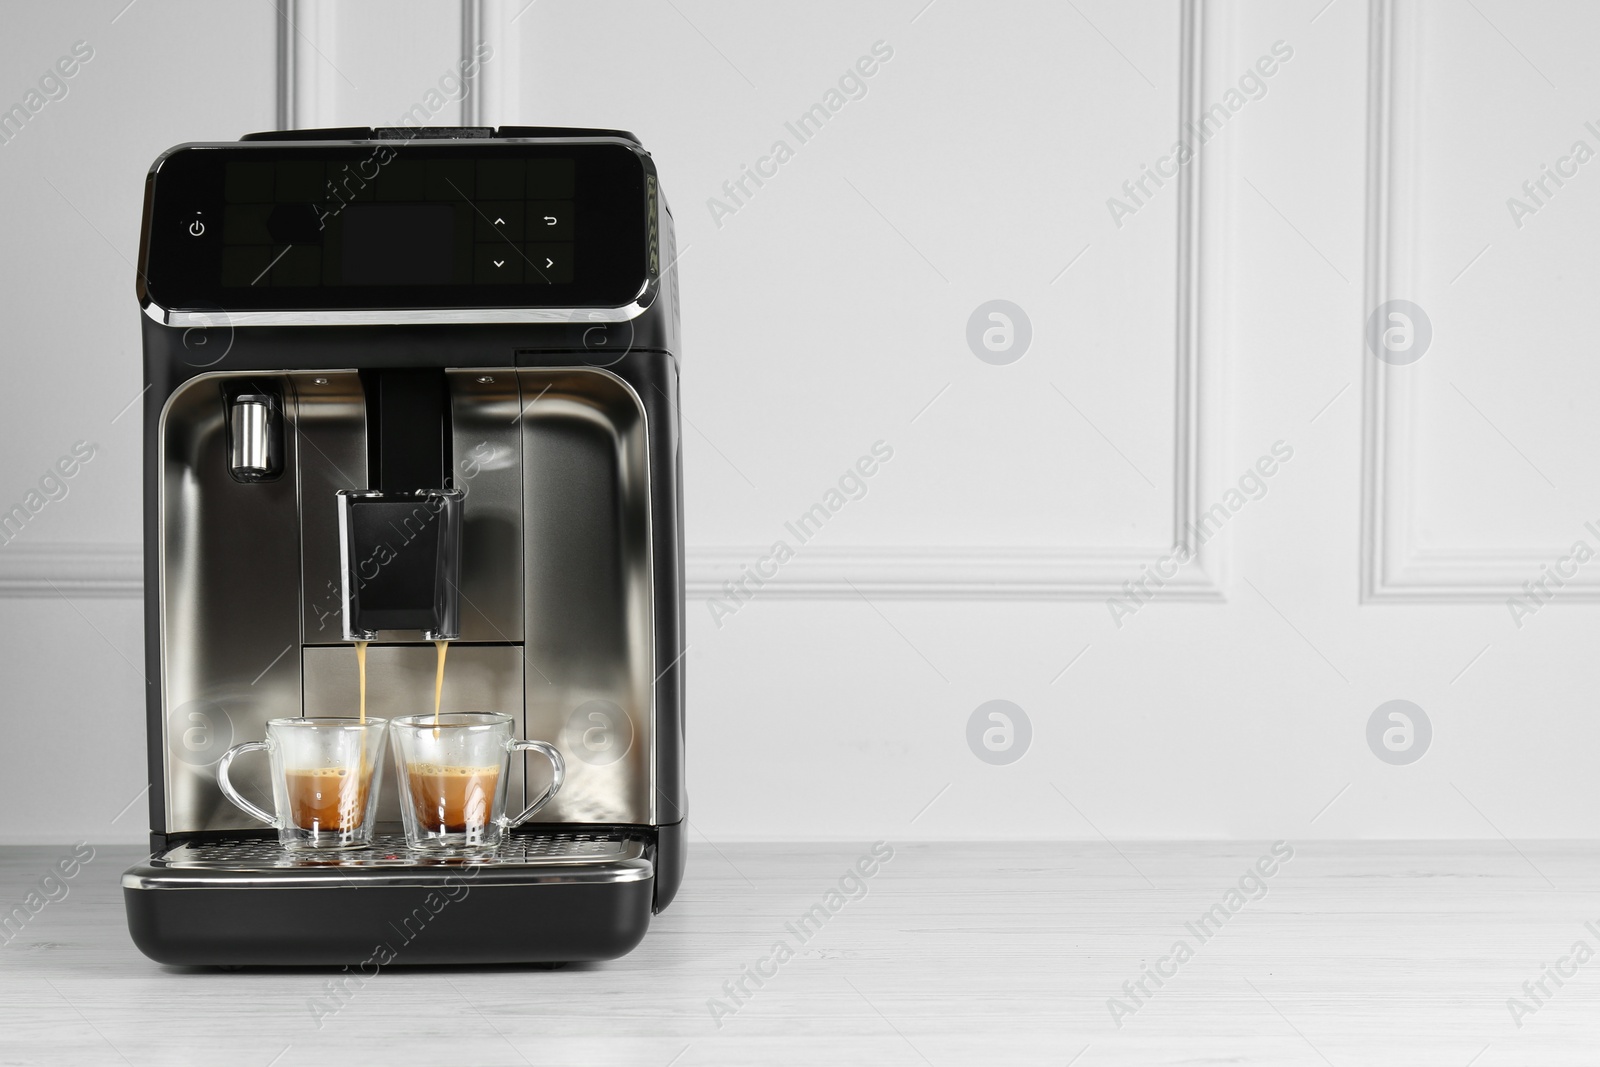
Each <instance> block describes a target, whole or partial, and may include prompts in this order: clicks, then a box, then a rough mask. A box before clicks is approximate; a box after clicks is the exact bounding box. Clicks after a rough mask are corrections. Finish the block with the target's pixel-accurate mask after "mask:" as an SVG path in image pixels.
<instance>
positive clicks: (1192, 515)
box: [486, 0, 1233, 602]
mask: <svg viewBox="0 0 1600 1067" xmlns="http://www.w3.org/2000/svg"><path fill="white" fill-rule="evenodd" d="M487 2H490V3H494V2H497V0H487ZM1219 8H1220V10H1219ZM1181 10H1182V26H1181V43H1180V48H1179V55H1180V71H1179V100H1178V104H1179V115H1178V125H1179V130H1180V131H1181V130H1182V129H1183V128H1184V127H1185V126H1186V125H1188V124H1190V123H1198V122H1199V119H1200V116H1201V113H1202V111H1203V110H1204V108H1205V101H1206V100H1207V99H1213V98H1216V97H1220V93H1221V87H1216V93H1215V94H1209V95H1208V92H1207V90H1208V88H1212V86H1210V84H1209V82H1208V80H1207V79H1208V70H1210V69H1231V66H1230V65H1229V62H1228V60H1227V58H1226V57H1228V56H1229V55H1230V54H1231V50H1232V37H1231V29H1232V23H1231V18H1232V14H1231V11H1229V10H1228V6H1227V5H1215V4H1213V3H1210V2H1208V0H1183V4H1182V9H1181ZM487 69H488V68H487V67H486V71H487ZM491 95H492V94H491ZM1231 140H1232V138H1229V137H1222V138H1219V139H1218V140H1216V141H1215V142H1213V143H1211V144H1208V145H1207V146H1206V147H1205V149H1204V150H1202V151H1201V152H1199V153H1198V154H1197V156H1196V158H1195V161H1194V162H1193V163H1192V164H1191V165H1189V166H1185V167H1183V168H1181V169H1180V171H1179V180H1178V189H1177V193H1178V198H1179V203H1178V235H1177V329H1176V335H1175V337H1174V358H1175V360H1176V375H1175V389H1174V434H1173V439H1174V454H1173V466H1174V473H1175V477H1174V479H1173V483H1174V487H1173V501H1172V519H1171V542H1170V544H1169V545H1168V546H1166V547H1163V548H1157V547H1137V546H1117V547H1055V546H1034V547H1004V546H990V545H894V546H883V547H868V546H853V545H838V546H827V547H823V546H816V547H809V546H796V548H797V554H796V557H795V558H794V559H793V560H791V561H790V562H788V563H786V564H784V565H783V566H782V567H781V568H780V569H779V571H778V573H777V575H776V576H775V577H773V578H772V579H770V580H769V581H768V582H767V584H765V585H763V586H762V587H761V592H760V595H761V596H762V597H764V598H793V599H853V598H855V597H856V596H857V595H858V593H859V594H860V595H865V596H868V597H873V598H879V597H883V598H899V599H934V600H950V599H984V600H1051V601H1070V600H1099V599H1103V598H1106V597H1111V596H1117V595H1121V594H1122V593H1123V592H1124V589H1123V587H1124V584H1125V583H1128V582H1131V581H1136V580H1138V579H1139V578H1141V577H1142V576H1143V575H1144V572H1145V569H1146V567H1148V566H1149V565H1151V564H1153V563H1155V562H1156V561H1157V560H1158V559H1161V558H1162V557H1164V556H1167V555H1168V554H1170V553H1171V552H1173V551H1176V550H1178V549H1180V548H1182V549H1186V550H1188V551H1189V552H1191V553H1192V554H1193V556H1194V559H1193V562H1191V563H1190V564H1189V565H1188V566H1186V567H1183V568H1181V569H1180V570H1179V571H1178V574H1177V575H1176V577H1174V578H1171V579H1166V580H1165V585H1163V586H1162V590H1161V595H1162V597H1163V598H1164V599H1172V600H1200V601H1213V602H1215V601H1221V600H1224V599H1226V597H1225V594H1224V591H1225V568H1226V561H1227V555H1226V552H1227V543H1228V537H1227V534H1226V532H1224V533H1222V534H1219V535H1218V536H1216V537H1215V538H1212V539H1209V540H1207V541H1206V542H1204V543H1197V542H1198V537H1197V535H1196V533H1195V530H1196V529H1197V528H1198V526H1199V523H1200V519H1201V517H1202V515H1203V514H1204V512H1205V509H1206V508H1208V507H1209V506H1210V505H1211V503H1212V502H1213V501H1214V497H1212V496H1211V495H1210V494H1211V493H1213V492H1215V491H1216V487H1218V486H1219V485H1220V484H1221V482H1220V478H1219V476H1218V470H1217V468H1218V465H1219V463H1218V461H1219V459H1220V458H1221V455H1222V450H1221V445H1220V435H1219V432H1218V430H1219V427H1220V425H1221V422H1222V388H1221V382H1222V372H1221V361H1220V358H1219V357H1220V354H1221V353H1222V352H1223V351H1224V350H1225V338H1224V336H1223V330H1224V328H1225V325H1226V324H1225V320H1224V317H1223V316H1222V315H1220V314H1217V311H1216V309H1215V308H1214V307H1212V306H1208V301H1211V300H1213V299H1214V297H1213V294H1214V293H1216V292H1218V291H1225V289H1226V287H1225V286H1218V285H1215V284H1214V283H1213V282H1211V281H1210V279H1218V278H1224V277H1226V276H1227V258H1226V257H1227V251H1226V247H1225V242H1224V239H1223V238H1222V237H1221V236H1220V234H1221V233H1222V231H1223V229H1224V227H1222V226H1220V225H1219V224H1218V219H1219V217H1220V215H1221V212H1222V211H1223V209H1224V208H1225V206H1226V202H1227V201H1226V193H1225V190H1226V189H1227V188H1229V186H1230V182H1229V181H1228V178H1229V176H1230V175H1231V172H1232V165H1233V164H1232V152H1231V147H1230V143H1231ZM768 552H769V548H767V547H765V546H759V547H758V546H748V547H742V546H728V545H709V546H702V547H699V548H691V549H690V550H689V560H688V572H689V581H688V594H689V596H690V597H691V598H703V597H710V596H721V595H725V592H726V589H725V586H726V583H728V582H731V581H736V580H738V579H739V578H740V577H741V574H742V573H743V571H744V568H745V567H747V566H751V565H753V564H754V563H755V562H756V561H757V560H759V559H761V558H762V557H763V556H765V555H767V554H768Z"/></svg>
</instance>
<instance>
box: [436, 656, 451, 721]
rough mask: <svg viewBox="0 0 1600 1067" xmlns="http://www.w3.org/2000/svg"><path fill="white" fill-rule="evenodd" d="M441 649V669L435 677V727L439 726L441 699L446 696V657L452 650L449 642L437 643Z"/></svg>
mask: <svg viewBox="0 0 1600 1067" xmlns="http://www.w3.org/2000/svg"><path fill="white" fill-rule="evenodd" d="M434 645H435V647H437V648H438V649H439V669H438V671H437V672H436V673H435V674H434V676H433V725H434V726H438V725H439V698H440V697H441V696H443V695H444V655H445V652H446V651H448V650H449V648H450V642H449V641H435V642H434Z"/></svg>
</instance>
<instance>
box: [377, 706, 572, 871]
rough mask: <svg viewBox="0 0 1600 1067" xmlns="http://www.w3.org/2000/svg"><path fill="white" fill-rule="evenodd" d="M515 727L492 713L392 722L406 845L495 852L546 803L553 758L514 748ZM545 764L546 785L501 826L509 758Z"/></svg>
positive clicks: (557, 774)
mask: <svg viewBox="0 0 1600 1067" xmlns="http://www.w3.org/2000/svg"><path fill="white" fill-rule="evenodd" d="M514 725H515V720H514V719H513V718H512V717H511V716H510V715H503V714H500V713H499V712H492V711H469V712H456V713H453V714H450V715H440V716H439V717H438V720H437V722H436V721H435V719H434V716H432V715H407V716H406V717H404V718H401V719H395V720H394V722H393V723H392V724H391V725H390V727H389V729H390V731H391V732H392V733H393V734H394V742H395V743H394V762H395V771H396V773H397V774H399V776H400V814H401V818H402V819H403V820H404V822H405V827H406V844H407V845H409V846H410V847H411V848H413V849H415V850H417V851H419V852H431V853H437V854H443V855H462V854H466V853H473V852H490V851H493V850H494V849H496V848H498V847H499V845H500V840H501V838H502V837H503V836H504V834H505V832H506V831H507V830H508V829H510V828H511V827H513V826H519V825H521V824H522V823H523V822H525V821H527V820H528V819H529V818H530V817H531V816H532V815H533V814H534V812H536V811H538V810H539V809H540V808H542V807H544V806H545V805H546V804H547V803H549V802H550V798H551V797H553V796H555V795H556V790H558V789H560V788H561V780H562V779H563V778H564V777H565V776H566V771H567V768H566V763H565V762H564V761H563V760H562V759H561V753H559V752H557V751H556V750H555V748H553V747H552V746H550V745H547V744H545V743H544V742H543V741H519V740H517V739H516V738H515V737H514V736H513V733H512V727H513V726H514ZM513 752H537V753H539V754H540V755H542V756H544V758H545V759H547V760H549V761H550V785H549V786H548V787H547V788H546V789H545V791H544V792H543V793H540V794H539V796H537V797H536V798H534V800H533V802H532V803H531V804H529V805H528V806H527V807H526V808H524V809H523V810H522V812H521V813H519V814H518V815H517V816H516V817H515V818H510V819H508V818H506V813H505V811H506V785H507V783H508V781H509V779H510V770H511V753H513Z"/></svg>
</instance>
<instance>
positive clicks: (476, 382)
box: [445, 368, 523, 641]
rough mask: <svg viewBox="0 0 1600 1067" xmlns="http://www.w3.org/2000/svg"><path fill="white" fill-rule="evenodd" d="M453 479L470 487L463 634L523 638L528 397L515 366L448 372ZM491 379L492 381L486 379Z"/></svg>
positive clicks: (465, 528) (489, 638)
mask: <svg viewBox="0 0 1600 1067" xmlns="http://www.w3.org/2000/svg"><path fill="white" fill-rule="evenodd" d="M445 377H446V380H447V381H448V383H449V389H450V427H451V453H452V455H451V459H452V463H451V468H450V479H451V481H450V484H451V485H452V486H453V487H454V488H456V489H460V490H462V491H463V492H465V493H466V502H465V505H464V509H463V526H462V533H461V600H460V608H461V640H463V641H521V640H522V587H523V581H522V440H521V438H520V436H519V435H518V432H517V414H518V412H519V411H520V410H521V396H520V393H519V391H518V389H517V375H516V374H515V372H513V371H509V370H505V369H503V368H502V369H498V370H465V371H450V372H449V373H448V374H446V376H445ZM485 379H487V380H485Z"/></svg>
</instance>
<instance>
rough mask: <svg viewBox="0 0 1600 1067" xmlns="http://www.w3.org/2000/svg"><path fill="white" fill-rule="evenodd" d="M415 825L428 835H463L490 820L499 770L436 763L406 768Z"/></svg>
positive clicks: (497, 768) (412, 765) (497, 785)
mask: <svg viewBox="0 0 1600 1067" xmlns="http://www.w3.org/2000/svg"><path fill="white" fill-rule="evenodd" d="M406 776H407V778H409V779H410V786H411V790H410V791H411V803H412V810H413V811H414V813H415V814H416V817H417V824H418V825H419V826H420V827H421V828H422V829H424V830H426V831H428V832H430V833H444V834H462V833H468V832H470V831H473V830H479V829H482V828H483V827H484V826H485V825H487V824H488V821H489V812H490V810H491V809H492V807H493V803H494V795H495V790H496V789H497V788H498V787H499V785H500V768H499V767H446V766H441V765H440V764H437V763H412V764H408V765H407V766H406Z"/></svg>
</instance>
